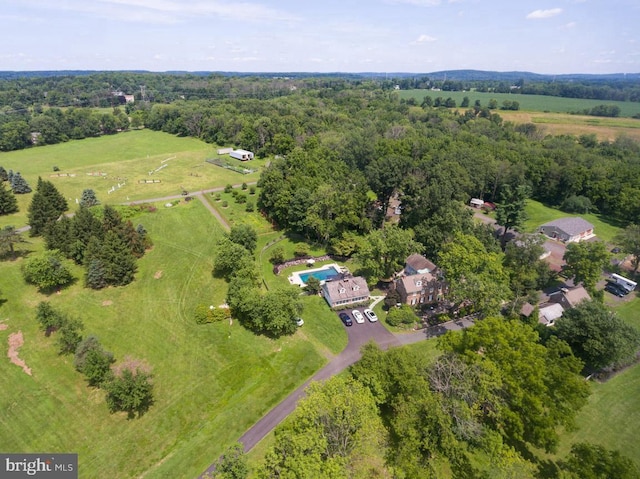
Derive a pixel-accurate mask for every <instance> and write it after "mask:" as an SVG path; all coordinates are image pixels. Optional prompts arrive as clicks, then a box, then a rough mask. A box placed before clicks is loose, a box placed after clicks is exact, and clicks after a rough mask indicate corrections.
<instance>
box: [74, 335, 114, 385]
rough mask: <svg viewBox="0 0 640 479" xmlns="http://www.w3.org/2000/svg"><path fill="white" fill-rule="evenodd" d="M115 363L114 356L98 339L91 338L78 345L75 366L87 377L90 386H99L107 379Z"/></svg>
mask: <svg viewBox="0 0 640 479" xmlns="http://www.w3.org/2000/svg"><path fill="white" fill-rule="evenodd" d="M114 361H115V359H114V358H113V354H112V353H110V352H109V351H105V350H104V349H103V348H102V345H101V344H100V342H99V341H98V338H96V337H95V336H89V337H87V338H86V339H84V340H83V341H82V342H81V343H80V344H78V347H77V348H76V353H75V356H74V359H73V364H74V366H75V367H76V369H77V370H78V371H79V372H81V373H82V374H84V375H85V376H86V378H87V381H88V382H89V386H99V385H100V384H102V382H104V380H105V379H106V378H107V376H108V374H109V370H110V366H111V364H113V363H114Z"/></svg>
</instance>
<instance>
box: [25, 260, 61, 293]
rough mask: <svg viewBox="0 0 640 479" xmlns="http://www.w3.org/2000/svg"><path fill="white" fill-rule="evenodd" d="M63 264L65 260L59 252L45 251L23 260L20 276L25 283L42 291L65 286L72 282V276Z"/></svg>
mask: <svg viewBox="0 0 640 479" xmlns="http://www.w3.org/2000/svg"><path fill="white" fill-rule="evenodd" d="M64 262H65V258H64V256H62V254H61V253H60V251H58V250H49V251H45V252H43V253H42V254H40V255H37V256H33V257H29V258H27V260H25V262H24V264H23V265H22V275H23V277H24V279H25V281H26V282H27V283H31V284H34V285H36V286H37V287H38V288H40V289H43V290H48V289H51V288H55V287H58V286H65V285H67V284H69V283H70V282H71V281H72V280H73V276H72V274H71V271H70V270H69V268H67V266H66V265H65V264H64Z"/></svg>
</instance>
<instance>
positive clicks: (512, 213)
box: [496, 184, 531, 248]
mask: <svg viewBox="0 0 640 479" xmlns="http://www.w3.org/2000/svg"><path fill="white" fill-rule="evenodd" d="M530 194H531V192H530V189H529V187H528V186H526V185H518V186H516V187H515V188H512V187H511V185H509V184H505V185H503V186H502V192H501V195H500V202H499V203H498V205H497V207H496V223H497V224H499V225H500V226H502V227H504V232H503V233H502V239H501V241H502V247H503V248H504V246H505V244H506V241H507V232H508V231H509V230H510V229H514V228H515V229H517V228H520V227H522V225H523V224H524V222H525V221H526V219H527V213H526V211H525V208H526V206H527V198H529V196H530Z"/></svg>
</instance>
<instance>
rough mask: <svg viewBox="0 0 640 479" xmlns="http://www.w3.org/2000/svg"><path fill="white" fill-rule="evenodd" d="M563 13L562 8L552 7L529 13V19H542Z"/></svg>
mask: <svg viewBox="0 0 640 479" xmlns="http://www.w3.org/2000/svg"><path fill="white" fill-rule="evenodd" d="M561 13H562V8H551V9H549V10H534V11H533V12H531V13H530V14H529V15H527V19H529V20H540V19H543V18H551V17H555V16H556V15H560V14H561Z"/></svg>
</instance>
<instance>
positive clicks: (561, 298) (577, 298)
mask: <svg viewBox="0 0 640 479" xmlns="http://www.w3.org/2000/svg"><path fill="white" fill-rule="evenodd" d="M549 299H550V300H551V301H553V302H554V303H558V304H561V305H562V307H563V308H564V309H571V308H575V307H576V306H577V305H578V303H580V302H582V301H591V296H589V293H587V290H586V289H584V287H582V286H578V287H576V288H573V289H567V288H562V289H561V290H560V291H556V292H555V293H551V294H550V295H549Z"/></svg>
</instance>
